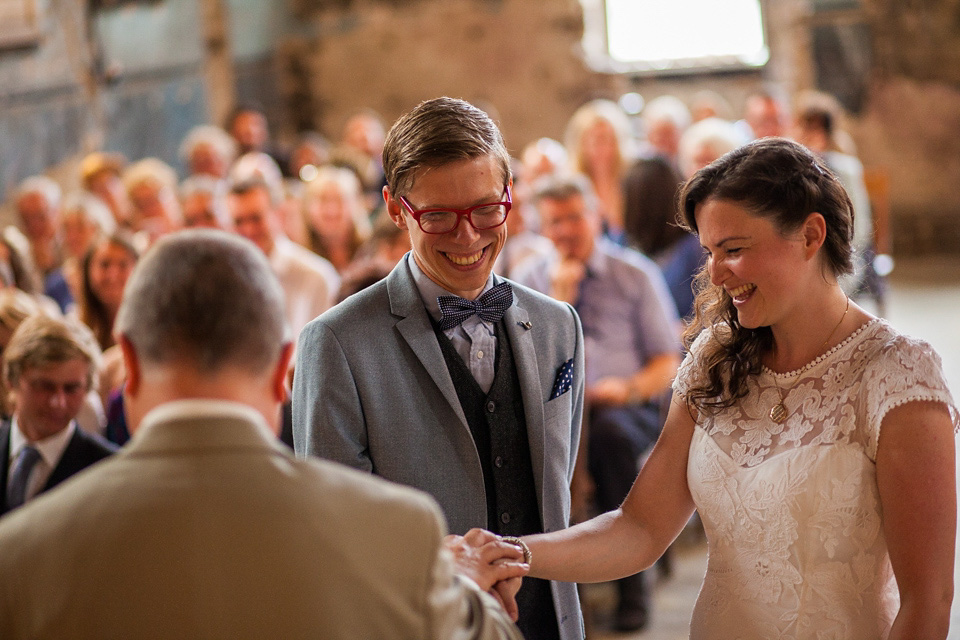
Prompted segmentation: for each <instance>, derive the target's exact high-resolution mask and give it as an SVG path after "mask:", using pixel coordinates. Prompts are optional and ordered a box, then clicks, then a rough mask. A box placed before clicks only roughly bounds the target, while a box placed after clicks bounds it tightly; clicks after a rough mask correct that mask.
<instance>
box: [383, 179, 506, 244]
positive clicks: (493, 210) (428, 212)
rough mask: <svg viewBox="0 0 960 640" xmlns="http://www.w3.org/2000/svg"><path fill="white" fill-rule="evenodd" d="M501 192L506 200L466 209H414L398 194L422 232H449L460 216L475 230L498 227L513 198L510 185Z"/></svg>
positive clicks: (454, 227) (504, 217) (502, 221)
mask: <svg viewBox="0 0 960 640" xmlns="http://www.w3.org/2000/svg"><path fill="white" fill-rule="evenodd" d="M503 193H504V195H505V196H506V200H504V201H503V202H490V203H487V204H478V205H475V206H473V207H467V208H466V209H420V210H416V209H414V208H413V207H412V206H411V205H410V203H409V202H408V201H407V199H406V198H404V197H403V196H400V198H399V199H400V202H401V203H403V206H404V207H406V208H407V211H409V212H410V215H411V216H413V219H414V220H416V221H417V224H418V225H420V229H421V230H422V231H423V232H424V233H433V234H439V233H449V232H451V231H453V230H454V229H456V228H457V225H459V224H460V218H466V219H467V222H469V223H470V226H472V227H473V228H474V229H476V230H477V231H484V230H486V229H493V228H495V227H499V226H500V225H502V224H503V223H504V222H506V221H507V214H508V213H510V209H511V208H512V207H513V199H512V198H511V197H510V187H509V185H508V186H505V187H504V188H503Z"/></svg>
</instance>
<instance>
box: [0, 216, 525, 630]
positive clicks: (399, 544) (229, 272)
mask: <svg viewBox="0 0 960 640" xmlns="http://www.w3.org/2000/svg"><path fill="white" fill-rule="evenodd" d="M116 324H117V332H118V334H119V336H120V337H119V342H120V345H121V348H122V350H123V356H124V362H125V364H126V367H127V372H128V380H127V385H126V391H125V393H126V408H127V411H128V418H129V423H130V425H131V426H132V427H134V430H135V431H134V436H133V439H132V440H131V441H130V443H129V444H128V445H127V446H126V447H125V448H124V449H123V450H122V451H121V452H120V453H118V454H117V455H116V456H114V457H113V459H111V460H109V461H108V462H106V463H103V464H101V465H99V466H98V467H97V468H95V469H92V470H91V471H90V472H87V473H82V474H80V475H78V476H76V477H75V478H74V479H72V481H69V482H67V483H64V484H63V485H62V486H61V487H59V488H58V489H57V490H55V491H51V492H49V493H48V494H46V495H45V496H43V497H41V498H38V499H37V500H35V501H34V502H33V503H31V504H30V505H27V506H25V507H24V508H22V509H19V510H17V511H16V512H13V513H12V514H10V515H9V516H7V517H5V518H4V519H3V520H2V521H0V637H2V638H4V639H5V640H15V639H17V638H75V639H83V638H125V639H137V638H231V639H242V638H258V639H259V638H270V637H275V638H391V639H393V638H416V639H420V638H437V639H447V638H519V637H520V636H519V633H518V631H517V630H516V628H515V627H514V626H513V624H512V623H511V621H510V619H509V617H508V615H507V614H506V613H505V612H504V610H503V609H502V608H501V606H500V605H499V604H498V603H497V601H496V600H495V599H494V598H492V597H490V596H489V595H487V594H486V593H484V591H486V590H489V589H491V588H492V587H494V585H495V584H496V583H498V582H500V581H507V582H506V583H503V584H501V593H502V594H503V595H504V597H505V600H507V601H508V602H509V601H510V599H511V597H512V594H513V593H515V592H516V584H515V583H516V582H517V580H516V578H517V577H519V576H521V575H522V574H523V573H524V572H525V571H526V569H527V567H526V565H524V564H522V563H521V562H520V561H507V562H505V563H503V564H499V565H488V564H486V562H485V560H487V559H488V558H492V557H495V556H497V555H499V554H500V553H502V552H503V551H504V550H506V551H508V552H509V550H510V549H511V548H512V547H511V545H510V544H509V543H508V542H505V541H501V540H499V539H497V538H493V537H491V540H490V542H489V548H488V550H489V554H486V553H480V554H478V555H476V556H474V557H472V558H470V557H460V558H459V559H458V560H457V562H456V563H455V561H454V556H453V554H452V553H451V552H450V551H449V550H448V548H447V547H445V546H444V545H443V535H444V533H445V527H446V525H445V523H444V520H443V517H442V515H441V513H440V510H439V508H438V507H437V505H436V503H435V502H434V501H433V500H432V499H431V498H429V497H428V496H427V495H426V494H423V493H420V492H417V491H414V490H411V489H408V488H403V487H400V486H397V485H393V484H390V483H387V482H384V481H382V480H380V479H378V478H374V477H371V476H369V475H367V474H361V473H358V472H354V471H351V470H348V469H346V468H343V467H340V466H338V465H335V464H332V463H327V462H321V461H317V460H297V459H295V458H294V457H293V455H292V452H290V451H288V450H285V449H284V448H283V447H282V445H279V444H278V443H277V440H276V435H275V434H276V429H277V426H278V413H279V411H278V408H279V406H280V402H281V400H282V399H283V397H284V394H285V388H284V378H285V376H286V372H287V364H288V361H289V357H290V351H291V344H290V342H289V340H288V339H287V333H286V328H285V323H284V318H283V301H282V294H281V292H280V288H279V285H278V284H277V281H276V279H275V277H274V276H273V275H272V274H271V272H270V268H269V266H268V265H267V263H266V260H265V258H264V257H263V256H262V255H260V254H259V253H258V252H257V251H256V249H255V247H254V246H253V245H251V244H249V243H247V242H246V241H244V240H241V239H238V238H234V237H231V236H230V235H228V234H225V233H222V232H214V231H190V232H183V233H180V234H175V235H173V236H168V237H167V238H165V239H163V240H161V241H160V242H159V243H158V244H157V245H156V246H155V247H154V249H153V250H152V251H151V252H150V253H149V254H148V255H147V256H146V257H145V258H144V259H143V260H142V261H141V262H140V264H139V265H138V267H137V270H136V271H135V272H134V275H133V276H132V277H131V280H130V283H129V284H128V288H127V291H126V294H125V299H124V303H123V306H122V308H121V310H120V313H119V316H118V318H117V323H116ZM471 535H477V534H476V533H474V534H471ZM450 548H453V549H455V548H456V545H453V544H451V545H450ZM514 552H515V553H514V554H513V557H514V558H518V557H522V554H521V553H520V551H519V550H518V549H515V548H514ZM455 569H456V570H457V571H464V572H465V573H466V575H469V577H465V576H464V575H462V574H461V573H457V572H455ZM511 580H512V582H511ZM504 584H507V585H510V584H512V585H513V587H512V588H509V587H504Z"/></svg>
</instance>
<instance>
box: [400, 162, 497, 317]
mask: <svg viewBox="0 0 960 640" xmlns="http://www.w3.org/2000/svg"><path fill="white" fill-rule="evenodd" d="M504 180H505V176H504V175H503V173H502V171H501V169H500V168H499V167H498V165H497V162H496V159H495V158H494V157H493V156H492V155H484V156H478V157H476V158H467V159H463V160H455V161H454V162H450V163H448V164H444V165H441V166H439V167H425V168H423V169H421V170H420V171H419V173H418V175H417V176H416V179H415V180H414V182H413V188H412V189H411V190H410V192H409V193H407V194H403V195H404V198H405V199H406V200H407V202H409V203H410V206H411V207H413V208H414V209H416V210H420V209H440V208H443V209H466V208H469V207H472V206H476V205H479V204H485V203H493V202H500V201H501V200H503V198H504V194H505V186H506V185H505V182H504ZM387 210H388V211H389V212H390V217H391V218H393V221H394V222H395V223H396V224H397V226H399V227H400V228H401V229H406V230H407V231H408V232H409V233H410V244H411V246H412V248H413V256H414V259H415V260H416V261H417V266H419V267H420V269H421V270H422V271H423V272H424V274H426V275H427V277H428V278H430V279H431V280H432V281H433V282H435V283H436V284H438V285H440V286H441V287H443V288H444V289H446V290H447V291H449V292H451V293H454V294H456V295H459V296H462V297H464V298H467V299H469V300H473V299H474V298H476V297H477V296H478V295H480V292H481V291H483V287H484V285H485V284H486V282H487V278H488V277H489V276H490V272H491V271H492V270H493V263H494V261H495V260H496V259H497V256H498V255H499V254H500V250H501V249H503V244H504V242H506V240H507V225H506V224H502V225H500V226H498V227H494V228H493V229H486V230H483V231H477V230H476V229H474V228H473V226H472V225H471V224H470V223H469V222H468V221H467V220H466V219H464V218H461V219H460V220H459V223H458V224H457V226H456V228H454V229H453V231H449V232H447V233H439V234H431V233H425V232H424V231H423V230H422V229H421V228H420V226H419V225H418V224H417V221H416V220H415V219H414V218H413V216H412V215H411V214H410V212H409V211H407V209H406V207H405V206H404V205H403V203H402V202H400V198H399V197H396V198H394V197H393V196H392V195H391V194H389V193H388V194H387Z"/></svg>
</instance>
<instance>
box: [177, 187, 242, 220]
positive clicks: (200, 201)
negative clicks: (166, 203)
mask: <svg viewBox="0 0 960 640" xmlns="http://www.w3.org/2000/svg"><path fill="white" fill-rule="evenodd" d="M180 209H181V213H182V214H183V226H184V227H186V228H188V229H190V228H196V227H206V228H208V229H229V228H230V226H231V223H230V212H229V211H227V188H226V185H225V183H224V182H223V181H222V180H217V179H215V178H211V177H210V176H205V175H198V176H191V177H189V178H187V179H186V180H184V181H183V182H181V183H180Z"/></svg>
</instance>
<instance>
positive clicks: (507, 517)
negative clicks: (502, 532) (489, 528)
mask: <svg viewBox="0 0 960 640" xmlns="http://www.w3.org/2000/svg"><path fill="white" fill-rule="evenodd" d="M500 522H502V523H503V524H509V523H510V514H509V513H507V512H506V511H504V512H503V513H501V514H500Z"/></svg>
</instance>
